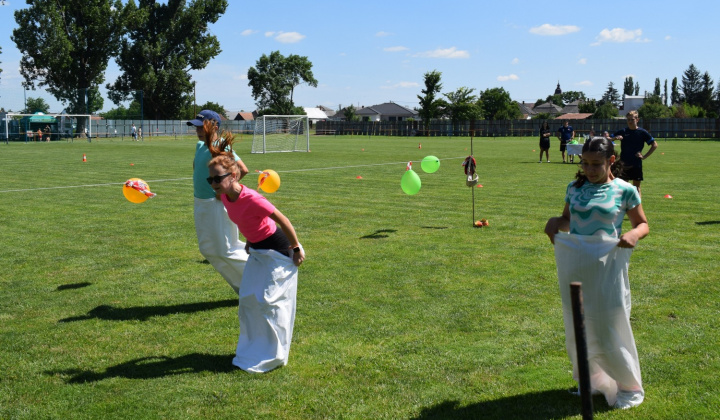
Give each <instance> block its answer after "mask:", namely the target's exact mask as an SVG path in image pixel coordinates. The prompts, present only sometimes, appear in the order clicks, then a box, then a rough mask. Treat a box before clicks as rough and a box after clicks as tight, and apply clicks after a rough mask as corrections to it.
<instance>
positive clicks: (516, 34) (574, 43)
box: [0, 0, 720, 111]
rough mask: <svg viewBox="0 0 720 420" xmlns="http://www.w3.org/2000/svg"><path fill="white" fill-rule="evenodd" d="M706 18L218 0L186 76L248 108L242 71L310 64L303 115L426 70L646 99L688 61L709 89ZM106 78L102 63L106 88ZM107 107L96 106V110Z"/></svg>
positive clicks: (715, 9)
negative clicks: (213, 52)
mask: <svg viewBox="0 0 720 420" xmlns="http://www.w3.org/2000/svg"><path fill="white" fill-rule="evenodd" d="M5 3H6V5H5V6H0V46H2V54H1V55H0V62H1V63H0V68H2V69H3V73H2V74H0V78H1V81H0V106H5V108H6V109H7V108H10V109H14V108H18V107H17V105H14V101H16V100H18V97H19V98H20V100H22V88H21V87H20V83H21V78H20V75H19V72H18V71H17V68H18V65H19V61H20V53H19V51H18V50H17V49H16V48H15V44H14V43H13V42H12V41H11V40H10V36H11V34H12V30H13V29H14V28H15V27H16V24H15V21H14V17H13V14H12V11H14V10H16V9H18V8H23V7H26V6H25V2H24V1H20V0H9V1H5ZM718 16H720V2H718V1H716V0H701V1H695V2H688V3H682V2H677V1H666V0H652V1H651V0H637V1H607V0H606V1H600V2H586V1H555V2H539V1H537V0H535V1H525V0H504V1H484V0H446V1H444V2H438V1H428V0H415V1H403V0H384V1H377V0H363V1H355V2H347V1H342V2H341V1H333V0H327V1H315V0H306V1H296V0H262V1H254V2H250V1H242V2H240V1H230V5H229V6H228V9H227V11H226V13H225V15H223V16H222V17H221V18H220V20H219V21H218V22H217V23H216V24H213V25H211V26H210V30H211V32H212V33H213V34H215V35H216V36H217V37H218V39H219V40H220V45H221V49H222V52H221V53H220V54H219V55H218V56H217V57H216V58H215V59H213V60H212V61H211V62H210V64H209V65H208V66H207V67H206V68H205V69H203V70H200V71H195V72H193V77H194V79H195V80H196V81H197V91H196V92H197V102H198V103H199V104H202V103H205V102H206V101H213V102H217V103H220V104H221V105H223V106H225V108H226V109H227V110H230V111H239V110H245V111H252V110H254V109H255V101H254V100H253V98H252V96H251V90H250V87H249V86H248V85H247V71H248V69H249V68H250V67H251V66H254V65H255V64H256V62H257V60H258V58H260V57H261V56H262V55H263V54H270V53H271V52H272V51H275V50H278V51H280V52H281V53H282V54H283V55H286V56H287V55H289V54H297V55H301V56H307V57H308V59H309V60H310V61H311V62H312V63H313V69H312V70H313V73H314V76H315V78H316V79H317V80H318V82H319V85H318V87H317V88H312V87H309V86H300V87H298V88H297V89H296V91H295V96H294V100H295V103H296V104H297V105H300V106H306V107H307V106H317V105H324V106H327V107H330V108H332V109H337V108H338V106H340V105H342V106H347V105H349V104H353V105H355V106H356V107H358V106H370V105H375V104H379V103H383V102H387V101H393V102H396V103H398V104H400V105H403V106H407V107H410V108H412V107H415V106H417V103H418V100H417V95H418V94H420V90H421V89H422V88H423V86H424V85H423V75H424V74H425V73H426V72H428V71H432V70H438V71H440V72H442V85H443V92H444V93H446V92H450V91H454V90H456V89H457V88H459V87H463V86H466V87H470V88H475V89H476V93H477V92H479V91H482V90H485V89H488V88H494V87H502V88H504V89H505V90H507V91H508V92H510V95H511V97H512V98H513V99H514V100H517V101H526V102H535V101H536V100H537V99H540V98H542V99H544V98H546V97H547V96H548V95H550V94H552V93H553V91H554V90H555V86H556V84H557V83H558V82H559V83H560V86H561V88H562V89H563V90H564V91H567V90H576V91H582V92H584V93H585V94H586V95H587V96H588V97H590V98H596V99H597V98H600V97H601V96H602V94H603V93H604V92H605V90H606V89H607V86H608V83H609V82H613V83H614V84H615V87H616V88H617V89H618V90H620V91H622V86H623V82H624V80H625V78H626V77H628V76H632V77H633V80H634V81H635V82H638V83H639V84H640V91H641V92H643V91H645V90H648V91H652V90H653V88H654V84H655V79H656V78H660V81H661V84H664V81H665V79H667V81H668V89H670V86H671V83H672V79H673V77H677V78H678V82H680V80H681V78H682V73H683V71H685V70H686V69H687V68H688V67H689V66H690V64H694V65H695V66H696V67H697V68H698V69H699V70H700V71H701V72H703V73H704V72H705V71H708V72H709V73H710V76H711V77H712V78H713V80H714V81H715V83H716V84H715V86H717V80H718V79H720V55H718V54H716V53H715V51H716V50H717V46H718V43H719V41H720V30H718V29H717V28H718V26H717V25H718V23H717V22H718ZM118 74H119V73H118V69H117V67H116V66H115V65H114V64H113V62H112V61H111V64H110V66H109V68H108V70H107V72H106V81H114V80H115V79H116V78H117V76H118ZM18 92H19V93H18ZM27 95H28V96H31V97H37V96H40V94H39V93H38V92H28V93H27ZM48 102H49V103H51V105H53V103H54V102H53V101H52V100H48ZM10 103H13V104H11V105H10V106H8V105H6V104H10ZM20 107H22V102H20ZM112 107H114V105H113V104H112V103H111V102H110V101H109V100H107V99H106V101H105V107H104V108H105V110H107V109H110V108H112ZM53 108H55V107H54V106H53Z"/></svg>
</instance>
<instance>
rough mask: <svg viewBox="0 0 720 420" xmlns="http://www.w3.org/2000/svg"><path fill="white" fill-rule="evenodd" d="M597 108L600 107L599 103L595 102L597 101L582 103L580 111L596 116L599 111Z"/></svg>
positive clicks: (579, 107)
mask: <svg viewBox="0 0 720 420" xmlns="http://www.w3.org/2000/svg"><path fill="white" fill-rule="evenodd" d="M597 108H598V105H597V102H595V99H592V100H589V101H584V102H580V104H579V105H578V111H580V112H582V113H587V114H594V113H595V111H597Z"/></svg>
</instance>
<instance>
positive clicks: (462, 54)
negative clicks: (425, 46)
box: [413, 47, 470, 58]
mask: <svg viewBox="0 0 720 420" xmlns="http://www.w3.org/2000/svg"><path fill="white" fill-rule="evenodd" d="M413 57H424V58H470V53H469V52H467V51H465V50H458V49H457V48H455V47H450V48H438V49H436V50H432V51H424V52H421V53H417V54H415V55H414V56H413Z"/></svg>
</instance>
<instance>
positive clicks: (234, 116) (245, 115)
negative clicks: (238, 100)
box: [227, 111, 255, 121]
mask: <svg viewBox="0 0 720 420" xmlns="http://www.w3.org/2000/svg"><path fill="white" fill-rule="evenodd" d="M227 118H228V119H229V120H234V121H253V120H254V119H255V116H254V115H253V113H252V112H244V111H240V112H228V114H227Z"/></svg>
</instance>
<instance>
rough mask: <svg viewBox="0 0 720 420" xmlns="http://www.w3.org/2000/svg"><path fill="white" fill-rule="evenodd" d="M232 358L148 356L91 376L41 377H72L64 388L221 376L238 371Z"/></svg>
mask: <svg viewBox="0 0 720 420" xmlns="http://www.w3.org/2000/svg"><path fill="white" fill-rule="evenodd" d="M233 357H235V355H234V354H230V355H217V354H202V353H191V354H188V355H185V356H180V357H167V356H150V357H141V358H139V359H133V360H130V361H128V362H125V363H120V364H119V365H115V366H111V367H109V368H107V369H105V371H104V372H93V371H91V370H82V369H66V370H49V371H45V374H47V375H51V376H55V375H62V376H65V375H72V376H71V377H70V378H68V379H65V383H68V384H81V383H87V382H98V381H102V380H103V379H110V378H127V379H153V378H162V377H165V376H172V375H183V374H187V373H200V372H212V373H225V372H233V371H235V370H239V369H238V368H236V367H235V366H233V365H232V359H233Z"/></svg>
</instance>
